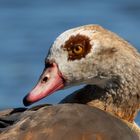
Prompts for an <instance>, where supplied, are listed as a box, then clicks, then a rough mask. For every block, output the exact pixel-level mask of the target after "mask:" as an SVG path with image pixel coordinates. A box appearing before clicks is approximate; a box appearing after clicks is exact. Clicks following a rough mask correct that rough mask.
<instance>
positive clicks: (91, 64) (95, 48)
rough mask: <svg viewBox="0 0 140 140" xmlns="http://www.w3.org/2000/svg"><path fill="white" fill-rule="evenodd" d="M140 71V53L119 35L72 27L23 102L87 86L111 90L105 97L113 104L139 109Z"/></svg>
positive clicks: (89, 27)
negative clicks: (68, 88)
mask: <svg viewBox="0 0 140 140" xmlns="http://www.w3.org/2000/svg"><path fill="white" fill-rule="evenodd" d="M139 68H140V56H139V53H138V52H137V51H136V50H135V49H134V48H133V47H132V46H131V45H130V44H129V43H128V42H126V41H125V40H123V39H122V38H120V37H119V36H117V35H116V34H114V33H112V32H110V31H108V30H106V29H104V28H102V27H101V26H98V25H85V26H81V27H77V28H73V29H70V30H67V31H65V32H64V33H62V34H61V35H60V36H58V37H57V38H56V40H55V41H54V43H53V44H52V46H51V48H50V50H49V53H48V55H47V57H46V59H45V68H44V71H43V73H42V75H41V76H40V79H39V81H38V83H37V85H36V86H35V88H34V89H33V90H32V91H31V92H30V93H29V94H28V95H27V96H26V97H25V98H24V100H23V102H24V105H26V106H27V105H30V104H32V103H34V102H36V101H38V100H40V99H42V98H44V97H46V96H48V95H50V94H52V93H53V92H55V91H57V90H60V89H64V88H67V87H71V86H75V85H80V84H87V85H96V86H98V87H100V88H101V89H109V90H108V91H107V92H106V93H105V94H106V96H107V97H110V96H111V99H110V100H111V101H112V102H113V103H115V102H118V104H123V106H124V107H125V105H124V104H126V103H127V104H128V105H129V106H130V107H132V106H133V107H134V106H135V107H136V108H137V109H138V108H139V93H140V92H139V91H140V86H139V85H138V81H139V80H140V70H139ZM93 94H94V93H93ZM112 97H115V98H116V100H115V99H114V98H112ZM106 99H107V98H106ZM117 99H119V101H118V100H117ZM111 101H110V102H111Z"/></svg>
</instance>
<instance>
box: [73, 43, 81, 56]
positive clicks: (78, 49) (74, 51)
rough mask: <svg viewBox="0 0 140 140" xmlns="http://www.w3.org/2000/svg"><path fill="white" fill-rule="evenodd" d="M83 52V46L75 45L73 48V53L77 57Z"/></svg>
mask: <svg viewBox="0 0 140 140" xmlns="http://www.w3.org/2000/svg"><path fill="white" fill-rule="evenodd" d="M82 52H83V46H81V45H76V46H75V47H74V48H73V53H75V54H77V55H79V54H81V53H82Z"/></svg>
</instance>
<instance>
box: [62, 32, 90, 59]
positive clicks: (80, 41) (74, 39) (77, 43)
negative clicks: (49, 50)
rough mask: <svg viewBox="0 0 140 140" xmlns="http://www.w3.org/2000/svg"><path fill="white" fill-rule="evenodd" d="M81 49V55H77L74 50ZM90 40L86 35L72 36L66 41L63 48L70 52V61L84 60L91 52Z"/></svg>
mask: <svg viewBox="0 0 140 140" xmlns="http://www.w3.org/2000/svg"><path fill="white" fill-rule="evenodd" d="M77 47H80V49H81V51H80V53H76V52H75V51H74V50H75V49H77ZM91 47H92V46H91V44H90V39H89V38H88V37H87V36H84V35H80V34H78V35H76V36H71V37H70V38H69V40H67V41H66V43H65V45H64V46H62V48H63V49H64V50H65V51H67V52H68V60H80V59H81V58H84V57H85V56H86V55H87V54H88V53H89V52H90V50H91Z"/></svg>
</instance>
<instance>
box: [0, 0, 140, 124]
mask: <svg viewBox="0 0 140 140" xmlns="http://www.w3.org/2000/svg"><path fill="white" fill-rule="evenodd" d="M91 23H94V24H100V25H102V26H104V27H105V28H108V29H110V30H112V31H113V32H116V33H117V34H119V35H120V36H122V37H123V38H125V39H126V40H128V41H129V42H131V43H132V44H133V45H134V46H135V47H136V48H137V49H140V28H139V26H140V1H139V0H104V1H103V0H85V1H84V0H69V1H66V0H59V1H58V0H0V109H4V108H8V107H19V106H23V104H22V98H23V97H24V96H25V94H27V93H28V91H30V90H31V89H32V87H33V86H34V85H35V83H36V82H37V79H38V77H39V75H40V73H41V72H42V69H43V67H44V58H45V56H46V54H47V51H48V48H49V47H50V45H51V44H52V42H53V41H54V39H55V38H56V37H57V36H58V35H59V34H60V33H62V32H63V31H65V30H67V29H69V28H72V27H76V26H80V25H84V24H91ZM75 89H77V87H74V88H71V89H68V90H64V91H59V92H57V93H55V94H53V95H51V96H49V97H48V98H45V99H43V100H42V101H40V102H38V103H37V104H40V103H57V102H59V101H60V100H61V99H62V98H64V97H65V96H66V95H68V94H69V93H71V92H72V91H74V90H75ZM136 121H137V122H138V123H139V122H140V118H139V117H137V120H136Z"/></svg>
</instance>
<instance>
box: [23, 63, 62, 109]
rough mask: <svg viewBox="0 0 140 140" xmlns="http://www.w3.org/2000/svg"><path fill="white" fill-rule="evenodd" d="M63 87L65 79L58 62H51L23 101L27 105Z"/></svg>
mask: <svg viewBox="0 0 140 140" xmlns="http://www.w3.org/2000/svg"><path fill="white" fill-rule="evenodd" d="M63 87H64V79H63V77H62V75H61V73H60V72H59V70H58V67H57V65H56V63H52V64H49V67H47V68H45V69H44V71H43V73H42V75H41V77H40V79H39V81H38V83H37V85H36V86H35V88H34V89H33V90H32V91H31V92H30V93H29V94H27V95H26V96H25V97H24V99H23V103H24V105H25V106H28V105H31V104H32V103H34V102H37V101H39V100H41V99H42V98H45V97H46V96H48V95H50V94H52V93H53V92H55V91H57V90H59V89H62V88H63Z"/></svg>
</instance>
